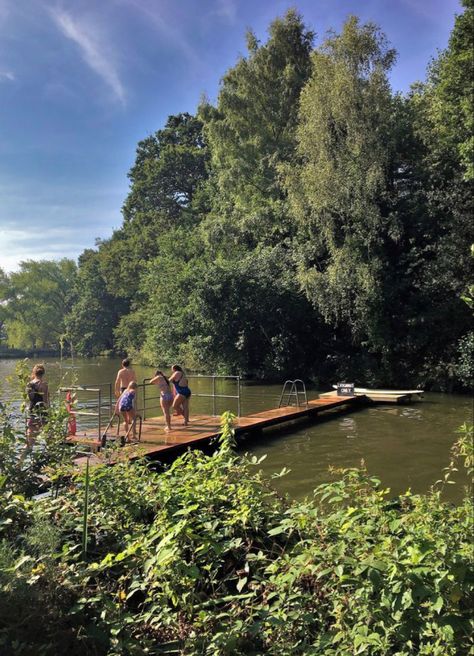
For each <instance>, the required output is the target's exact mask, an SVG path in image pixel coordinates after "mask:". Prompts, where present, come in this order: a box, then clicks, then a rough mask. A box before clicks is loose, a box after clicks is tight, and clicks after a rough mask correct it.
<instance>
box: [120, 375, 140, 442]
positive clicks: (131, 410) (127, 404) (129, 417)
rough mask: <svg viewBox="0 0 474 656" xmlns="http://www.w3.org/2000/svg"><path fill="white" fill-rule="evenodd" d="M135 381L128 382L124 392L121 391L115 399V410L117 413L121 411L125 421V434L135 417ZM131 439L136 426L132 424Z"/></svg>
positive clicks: (134, 435)
mask: <svg viewBox="0 0 474 656" xmlns="http://www.w3.org/2000/svg"><path fill="white" fill-rule="evenodd" d="M137 387H138V385H137V383H136V382H135V381H134V380H132V382H131V383H129V384H128V387H127V388H126V389H125V391H124V392H122V393H121V395H120V396H119V398H118V399H117V404H116V406H115V412H116V413H117V414H118V413H119V412H121V413H122V414H123V418H124V421H125V434H127V433H128V429H129V426H130V425H131V424H132V423H133V420H134V419H135V407H134V406H135V396H136V394H137ZM133 439H134V440H135V439H136V427H135V424H133Z"/></svg>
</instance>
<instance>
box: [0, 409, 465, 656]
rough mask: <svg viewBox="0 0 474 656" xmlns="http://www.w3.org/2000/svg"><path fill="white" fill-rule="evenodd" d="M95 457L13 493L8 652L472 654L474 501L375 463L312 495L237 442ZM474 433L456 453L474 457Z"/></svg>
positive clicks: (4, 600)
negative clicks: (87, 466) (42, 492)
mask: <svg viewBox="0 0 474 656" xmlns="http://www.w3.org/2000/svg"><path fill="white" fill-rule="evenodd" d="M230 421H231V417H230V416H226V417H224V436H223V439H222V441H221V445H220V447H219V449H218V450H216V452H215V453H214V454H213V455H211V456H209V455H204V454H203V453H200V452H198V451H192V452H188V453H187V454H185V455H184V456H182V457H181V458H179V459H178V460H176V461H175V462H174V464H173V465H172V466H171V467H170V468H169V469H167V470H166V471H164V472H163V473H160V474H159V473H157V472H155V471H152V470H150V468H149V466H147V464H146V463H144V462H136V463H120V464H117V465H115V466H113V467H101V468H95V469H94V468H92V469H91V474H90V486H89V493H90V497H89V501H90V505H89V514H88V519H87V524H88V540H87V555H86V557H84V554H83V551H82V548H81V542H82V530H83V513H84V492H85V483H86V480H85V473H84V472H81V471H76V472H75V474H74V475H73V476H72V477H70V478H69V479H68V485H67V486H66V487H64V489H62V490H61V492H60V494H59V496H58V497H57V498H53V497H49V498H47V499H44V500H42V501H39V502H31V501H29V500H27V499H25V498H24V497H23V496H21V495H19V494H17V493H16V491H15V490H12V489H8V486H7V485H3V487H2V488H1V495H0V501H1V507H2V522H1V523H0V540H2V542H1V543H0V586H1V591H0V592H1V594H0V652H1V653H6V654H13V655H20V654H21V655H23V654H25V655H29V654H31V655H33V654H35V655H36V654H40V655H44V656H49V655H51V656H52V655H53V654H54V655H56V654H62V653H67V654H71V655H72V656H74V655H76V654H77V655H79V654H81V655H86V656H87V655H89V654H90V655H94V656H95V655H108V656H112V655H114V656H116V655H119V654H122V655H135V654H137V655H138V654H183V655H184V654H185V655H195V656H198V655H203V654H206V655H213V656H214V655H215V656H217V655H219V656H221V655H222V656H224V655H231V654H232V655H237V656H238V655H244V654H245V655H255V656H257V655H262V656H263V655H267V654H268V655H275V656H276V655H277V654H278V655H279V656H280V655H283V656H290V655H292V656H293V655H296V656H297V655H301V656H303V655H304V656H309V655H316V654H318V655H319V654H324V655H328V656H329V655H336V656H342V655H347V654H370V655H379V654H380V655H381V656H382V655H384V656H386V655H393V656H395V655H396V656H408V655H414V654H426V655H428V654H429V655H430V656H434V655H439V656H450V655H452V656H458V655H461V654H468V653H469V649H470V646H471V643H470V637H469V636H470V634H471V630H472V623H471V612H472V611H471V609H472V604H473V601H474V599H473V596H474V595H473V576H472V542H471V537H472V508H471V505H470V497H469V494H468V493H467V494H466V498H465V501H464V502H463V503H461V504H460V505H458V506H453V505H450V504H446V503H444V502H443V501H442V487H443V486H444V485H446V484H448V483H449V482H450V477H451V472H452V471H453V470H454V469H455V462H454V461H453V462H452V463H451V465H450V466H449V467H448V468H447V471H446V474H445V476H444V478H443V481H442V482H438V484H437V485H435V486H434V488H433V490H432V491H431V492H430V493H429V494H427V495H423V496H422V495H412V494H410V493H406V494H405V495H403V496H401V497H397V498H391V497H390V493H389V491H388V490H384V489H381V487H380V483H379V481H378V480H377V479H375V478H372V477H370V476H369V475H368V473H367V472H366V471H364V470H355V469H349V470H343V471H339V472H335V473H336V474H337V475H338V477H339V480H336V481H335V482H334V483H331V484H329V485H323V486H320V487H319V488H317V490H316V491H315V493H314V496H313V497H312V498H310V499H307V500H306V501H304V502H302V503H295V502H292V501H290V500H288V499H285V498H281V497H280V496H279V495H278V494H277V493H276V492H275V491H274V490H273V488H272V487H271V486H270V485H269V483H268V481H267V480H265V479H264V478H263V476H262V475H261V474H260V473H259V471H258V464H259V461H257V459H256V458H255V457H253V458H248V457H247V458H240V457H238V456H236V455H235V454H234V453H233V451H232V444H231V442H232V431H231V430H230ZM470 444H472V428H469V427H467V426H465V427H464V431H463V434H462V435H461V436H460V440H459V442H458V444H457V446H456V453H455V455H456V456H460V457H464V458H466V459H467V460H468V464H469V462H470V466H471V468H472V449H470V447H469V445H470Z"/></svg>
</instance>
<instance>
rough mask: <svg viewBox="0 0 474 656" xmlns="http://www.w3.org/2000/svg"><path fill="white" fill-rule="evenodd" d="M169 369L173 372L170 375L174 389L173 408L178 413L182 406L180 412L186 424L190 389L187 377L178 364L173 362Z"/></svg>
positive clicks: (187, 422) (187, 421)
mask: <svg viewBox="0 0 474 656" xmlns="http://www.w3.org/2000/svg"><path fill="white" fill-rule="evenodd" d="M171 369H172V370H173V373H172V374H171V376H170V382H172V383H173V385H174V388H175V390H176V396H175V397H174V401H173V408H174V409H175V410H176V411H177V412H178V413H179V412H180V406H182V412H180V414H182V415H183V417H184V425H185V426H187V425H188V424H189V398H190V396H191V390H190V389H189V387H188V379H187V378H186V376H185V373H184V371H183V370H182V369H181V367H180V366H179V364H174V365H173V366H172V367H171Z"/></svg>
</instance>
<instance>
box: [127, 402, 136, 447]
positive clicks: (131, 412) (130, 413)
mask: <svg viewBox="0 0 474 656" xmlns="http://www.w3.org/2000/svg"><path fill="white" fill-rule="evenodd" d="M129 417H130V424H133V430H132V434H133V439H134V440H136V439H137V424H136V422H135V408H132V410H130V412H129Z"/></svg>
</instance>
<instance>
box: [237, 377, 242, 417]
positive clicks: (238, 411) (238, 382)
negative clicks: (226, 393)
mask: <svg viewBox="0 0 474 656" xmlns="http://www.w3.org/2000/svg"><path fill="white" fill-rule="evenodd" d="M240 410H241V407H240V376H237V417H240Z"/></svg>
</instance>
